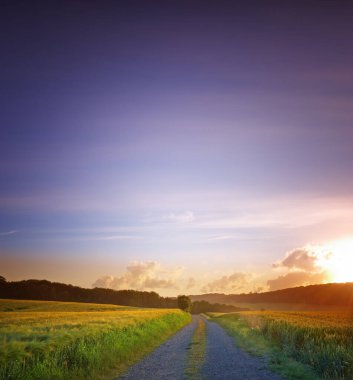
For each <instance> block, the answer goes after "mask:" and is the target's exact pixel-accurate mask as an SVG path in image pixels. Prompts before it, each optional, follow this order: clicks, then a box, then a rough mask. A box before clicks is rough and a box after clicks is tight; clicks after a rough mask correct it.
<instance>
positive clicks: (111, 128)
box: [0, 1, 353, 295]
mask: <svg viewBox="0 0 353 380" xmlns="http://www.w3.org/2000/svg"><path fill="white" fill-rule="evenodd" d="M0 7H1V11H0V29H1V33H0V40H1V47H2V48H1V55H0V56H1V60H0V62H1V63H0V64H1V70H0V80H1V86H0V97H1V101H0V268H1V272H0V275H3V276H5V277H6V278H7V279H8V280H10V281H11V280H19V279H24V278H46V279H48V280H51V281H60V282H68V283H72V284H75V285H79V286H85V287H87V286H88V287H90V286H101V287H111V288H114V289H126V288H132V289H137V290H155V291H157V292H159V293H160V294H162V295H177V294H180V293H188V294H197V293H200V292H202V293H206V292H224V293H240V292H249V291H261V290H275V289H281V288H285V287H291V286H299V285H303V284H311V283H325V282H330V281H334V282H345V281H353V272H352V271H351V270H350V268H352V265H353V176H352V167H353V149H352V146H353V127H352V126H353V98H352V86H353V70H352V67H353V50H352V48H351V45H352V40H353V28H352V25H351V20H352V19H353V6H352V5H351V4H349V2H338V3H337V2H332V3H328V2H311V1H307V2H305V4H298V3H294V2H293V3H292V4H291V5H290V4H289V2H266V4H265V2H260V1H259V2H252V3H251V5H244V4H243V5H239V4H235V3H234V2H226V1H221V2H218V1H217V2H216V1H215V2H207V1H168V2H166V1H161V2H158V1H154V2H144V3H143V2H137V1H119V2H118V3H117V2H113V1H103V2H94V1H75V2H72V1H60V2H55V1H54V2H48V3H43V2H36V1H32V2H25V1H8V2H3V4H2V5H1V6H0Z"/></svg>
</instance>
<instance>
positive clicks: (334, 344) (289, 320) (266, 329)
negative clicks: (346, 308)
mask: <svg viewBox="0 0 353 380" xmlns="http://www.w3.org/2000/svg"><path fill="white" fill-rule="evenodd" d="M214 320H215V321H217V322H218V323H220V324H221V325H222V326H223V327H224V328H225V329H226V330H228V331H229V332H230V333H231V334H232V335H233V336H234V337H235V339H236V342H237V344H238V345H239V346H240V347H242V348H244V349H246V350H247V351H249V352H251V353H253V354H256V355H263V356H267V357H268V358H269V362H270V365H271V366H272V368H274V369H276V370H277V371H279V372H281V373H282V374H284V375H285V376H286V377H287V378H288V379H315V378H316V379H317V378H320V379H331V380H335V379H337V380H338V379H339V380H343V379H347V380H348V379H352V378H353V345H352V341H353V319H352V315H351V314H347V313H338V312H276V311H273V312H255V311H254V312H241V313H233V314H223V315H218V316H214Z"/></svg>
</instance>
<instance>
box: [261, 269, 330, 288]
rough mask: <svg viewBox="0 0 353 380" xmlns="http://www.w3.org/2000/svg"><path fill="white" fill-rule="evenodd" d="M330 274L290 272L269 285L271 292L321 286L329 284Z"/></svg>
mask: <svg viewBox="0 0 353 380" xmlns="http://www.w3.org/2000/svg"><path fill="white" fill-rule="evenodd" d="M328 278H329V274H328V273H327V271H322V272H319V273H311V272H299V271H297V272H289V273H287V274H285V275H283V276H279V277H277V278H275V279H273V280H268V281H267V285H268V286H269V290H270V291H271V290H279V289H285V288H292V287H295V286H303V285H310V284H319V283H324V282H327V280H328Z"/></svg>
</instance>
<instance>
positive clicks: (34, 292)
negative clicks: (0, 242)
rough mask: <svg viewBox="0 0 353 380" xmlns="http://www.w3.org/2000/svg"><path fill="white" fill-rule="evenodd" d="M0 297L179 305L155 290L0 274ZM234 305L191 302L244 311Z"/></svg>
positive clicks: (195, 307) (196, 307)
mask: <svg viewBox="0 0 353 380" xmlns="http://www.w3.org/2000/svg"><path fill="white" fill-rule="evenodd" d="M0 298H9V299H21V300H43V301H65V302H88V303H100V304H113V305H124V306H136V307H154V308H177V307H178V302H177V298H176V297H161V296H160V295H159V294H158V293H156V292H146V291H138V290H113V289H106V288H94V289H86V288H81V287H79V286H73V285H67V284H62V283H58V282H51V281H47V280H23V281H13V282H10V281H6V279H5V278H4V277H2V276H0ZM241 310H244V309H243V308H239V307H236V306H233V305H223V304H220V303H216V304H211V303H209V302H207V301H200V302H198V301H196V302H193V303H192V305H191V312H192V313H193V314H200V313H205V312H211V311H212V312H224V313H226V312H232V311H233V312H234V311H241Z"/></svg>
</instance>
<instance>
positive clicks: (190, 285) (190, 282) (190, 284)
mask: <svg viewBox="0 0 353 380" xmlns="http://www.w3.org/2000/svg"><path fill="white" fill-rule="evenodd" d="M195 286H196V280H195V279H194V278H193V277H189V279H188V282H187V285H186V288H187V289H190V288H194V287H195Z"/></svg>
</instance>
